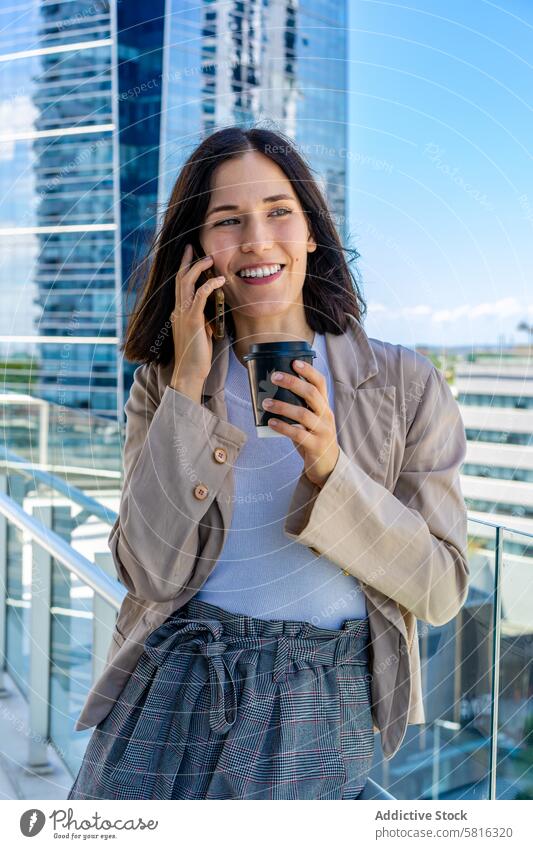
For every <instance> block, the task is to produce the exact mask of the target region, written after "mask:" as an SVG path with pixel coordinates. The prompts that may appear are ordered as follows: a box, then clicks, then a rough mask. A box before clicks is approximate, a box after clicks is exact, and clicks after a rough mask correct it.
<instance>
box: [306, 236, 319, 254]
mask: <svg viewBox="0 0 533 849" xmlns="http://www.w3.org/2000/svg"><path fill="white" fill-rule="evenodd" d="M316 248H317V244H316V242H315V240H314V238H313V236H312V235H311V233H309V235H308V238H307V253H310V254H312V253H314V251H316Z"/></svg>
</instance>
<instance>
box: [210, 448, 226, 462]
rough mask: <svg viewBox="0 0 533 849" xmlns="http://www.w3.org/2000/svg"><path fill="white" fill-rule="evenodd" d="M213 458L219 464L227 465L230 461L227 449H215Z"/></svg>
mask: <svg viewBox="0 0 533 849" xmlns="http://www.w3.org/2000/svg"><path fill="white" fill-rule="evenodd" d="M213 457H214V458H215V460H216V461H217V463H225V462H226V460H227V459H228V452H227V451H226V449H225V448H215V450H214V451H213Z"/></svg>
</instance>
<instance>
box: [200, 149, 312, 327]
mask: <svg viewBox="0 0 533 849" xmlns="http://www.w3.org/2000/svg"><path fill="white" fill-rule="evenodd" d="M279 195H283V196H284V197H282V198H280V197H278V199H275V198H276V197H277V196H279ZM217 207H225V208H224V209H217ZM199 236H200V243H201V245H202V248H203V250H204V252H205V253H206V254H211V255H212V256H213V259H214V262H213V266H212V270H213V274H214V275H220V274H223V275H224V276H225V277H226V283H225V284H224V295H225V298H226V301H227V303H228V305H229V306H230V307H231V309H232V311H233V315H234V316H235V318H237V316H238V315H239V314H240V315H246V316H248V317H251V318H261V317H262V316H267V315H268V316H272V315H276V314H280V313H284V312H287V311H290V310H291V309H292V310H294V308H295V305H301V304H303V299H302V289H303V284H304V280H305V274H306V267H307V254H308V253H310V252H312V251H314V250H316V243H315V241H314V239H313V238H312V236H311V234H310V228H309V225H308V223H307V219H306V216H305V214H304V211H303V209H302V206H301V204H300V201H299V200H298V196H297V195H296V193H295V192H294V190H293V188H292V185H291V182H290V180H289V179H288V178H287V177H286V175H285V173H284V172H283V171H282V169H281V168H280V167H279V166H278V165H276V163H275V162H272V160H271V159H269V158H268V157H267V156H264V155H263V154H262V153H258V152H257V151H247V152H246V153H244V154H242V155H239V156H237V157H234V158H232V159H229V160H227V161H225V162H223V163H221V164H220V165H219V167H218V168H217V169H216V171H215V172H214V175H213V185H212V191H211V196H210V201H209V206H208V209H207V212H206V216H205V219H204V224H203V226H202V227H201V228H200V231H199ZM275 265H281V266H282V268H281V273H274V274H273V275H269V276H263V277H260V276H259V275H257V276H256V277H250V278H248V279H243V278H241V277H240V276H239V274H238V272H239V271H240V270H241V269H242V268H243V266H251V267H255V268H261V269H263V274H264V275H266V271H267V269H269V267H270V266H275ZM254 281H255V282H254ZM258 281H259V282H258ZM235 313H237V315H235Z"/></svg>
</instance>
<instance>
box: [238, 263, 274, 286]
mask: <svg viewBox="0 0 533 849" xmlns="http://www.w3.org/2000/svg"><path fill="white" fill-rule="evenodd" d="M284 268H285V266H284V265H282V266H281V268H280V269H279V271H275V272H274V274H268V275H267V276H265V277H241V276H240V274H237V275H236V276H237V277H238V278H239V280H242V282H243V283H245V284H246V285H247V286H261V285H264V284H265V283H273V282H274V280H277V279H278V277H280V275H281V272H282V271H283V269H284Z"/></svg>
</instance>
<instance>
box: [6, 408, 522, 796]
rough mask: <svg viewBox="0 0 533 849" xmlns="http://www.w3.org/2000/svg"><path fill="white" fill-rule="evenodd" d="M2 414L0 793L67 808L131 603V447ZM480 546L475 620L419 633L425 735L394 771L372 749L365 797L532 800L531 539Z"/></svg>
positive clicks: (505, 538) (85, 430)
mask: <svg viewBox="0 0 533 849" xmlns="http://www.w3.org/2000/svg"><path fill="white" fill-rule="evenodd" d="M0 409H1V410H2V433H1V437H2V443H3V444H2V450H1V453H0V462H1V468H0V570H1V572H2V575H1V579H0V592H1V594H2V596H1V598H0V656H1V657H2V666H1V668H0V676H1V680H0V697H1V698H2V701H1V702H0V706H1V709H0V733H2V736H3V739H4V740H5V741H6V744H5V746H4V747H3V753H2V756H1V759H0V793H1V794H2V795H3V797H4V798H34V799H46V798H50V799H52V798H53V799H66V796H67V793H68V790H69V789H70V786H71V784H72V781H73V780H74V777H75V775H76V773H77V771H78V768H79V766H80V763H81V760H82V757H83V753H84V751H85V748H86V746H87V743H88V740H89V738H90V736H91V733H92V729H88V730H86V731H83V732H75V731H74V730H73V729H74V723H75V720H76V719H77V717H78V715H79V713H80V710H81V708H82V705H83V703H84V701H85V697H86V694H87V692H88V691H89V689H90V687H91V683H92V682H93V681H94V680H95V678H96V677H97V676H98V675H99V673H100V670H101V669H102V668H103V665H104V662H105V658H106V655H107V650H108V647H109V644H110V640H111V634H112V631H113V627H114V622H115V617H116V613H117V610H118V609H119V607H120V603H121V600H122V598H123V596H124V594H125V592H126V591H125V588H124V587H123V586H122V585H121V584H119V582H118V581H117V580H116V576H115V570H114V566H113V562H112V558H111V554H110V552H109V550H108V547H107V537H108V534H109V531H110V529H111V526H112V524H113V522H114V520H115V518H116V513H117V510H118V506H119V501H120V492H121V487H122V461H121V449H122V444H123V437H124V432H123V429H122V427H121V426H120V425H118V424H114V423H113V422H110V421H109V420H108V419H98V418H97V417H95V416H91V415H88V414H83V413H80V412H79V411H75V410H71V409H65V408H62V407H57V406H55V405H53V404H48V403H46V402H43V401H40V400H39V399H36V398H32V397H28V396H21V395H9V394H8V395H5V396H3V397H2V404H1V406H0ZM468 536H469V551H468V555H469V567H470V587H469V593H468V598H467V601H466V603H465V605H464V607H463V608H462V610H461V611H460V613H459V614H458V616H457V617H456V618H455V619H454V620H452V621H450V622H448V623H447V624H446V625H444V626H441V627H434V626H431V625H428V624H427V623H424V622H419V623H418V640H419V646H420V656H421V672H422V682H423V691H424V705H425V711H426V720H427V722H426V724H425V725H413V726H409V727H408V729H407V733H406V736H405V738H404V741H403V744H402V747H401V749H400V751H399V752H398V754H397V755H396V756H395V757H394V758H393V759H392V760H390V761H387V760H386V759H385V758H384V757H383V753H382V751H381V746H380V740H379V735H377V736H376V754H375V761H374V766H373V769H372V773H371V782H369V785H368V789H367V791H366V792H367V796H365V798H367V797H368V798H372V797H374V798H387V794H390V795H391V796H392V797H393V798H396V799H413V800H414V799H421V800H424V799H533V779H532V777H531V776H532V773H533V771H532V765H533V701H532V694H533V671H532V664H531V656H532V648H533V581H532V578H531V575H532V574H533V573H532V565H533V561H532V555H533V536H532V535H531V534H528V533H525V532H523V531H520V530H518V529H516V528H511V527H507V526H506V525H505V524H502V523H491V522H486V521H483V520H481V519H480V518H473V517H470V518H469V526H468Z"/></svg>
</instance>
